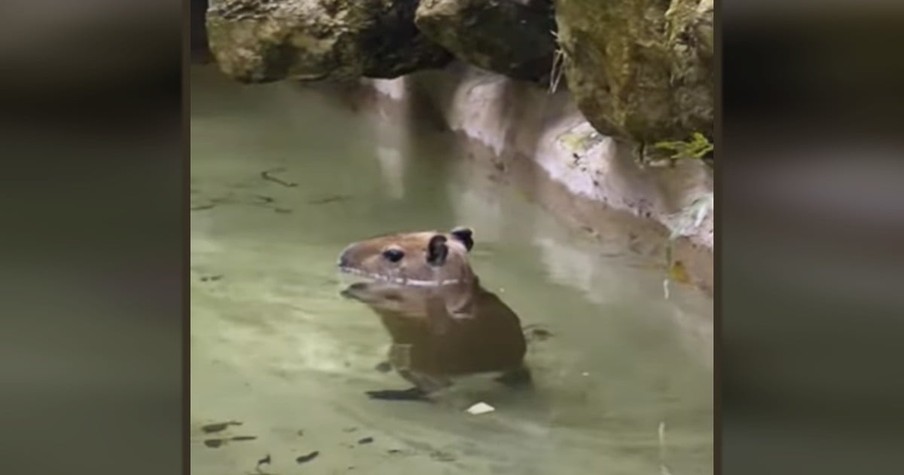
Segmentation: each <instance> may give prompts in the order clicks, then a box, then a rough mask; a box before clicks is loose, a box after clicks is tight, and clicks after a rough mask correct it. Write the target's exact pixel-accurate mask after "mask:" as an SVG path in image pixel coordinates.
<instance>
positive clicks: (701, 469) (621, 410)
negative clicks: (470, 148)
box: [191, 67, 713, 475]
mask: <svg viewBox="0 0 904 475" xmlns="http://www.w3.org/2000/svg"><path fill="white" fill-rule="evenodd" d="M192 74H193V78H192V92H191V94H192V99H191V103H192V119H191V128H192V130H191V159H192V164H191V188H192V191H191V206H192V224H191V229H192V240H191V269H192V275H191V278H192V288H191V291H192V293H191V420H192V426H191V437H192V449H191V465H192V473H194V474H195V475H204V474H210V475H214V474H215V475H225V474H245V473H272V474H288V473H320V474H332V473H367V474H393V475H395V474H404V473H411V474H447V473H448V474H457V473H467V474H472V475H473V474H480V473H506V474H553V473H556V474H588V473H606V474H622V473H623V474H654V473H660V474H674V475H678V474H707V473H712V471H713V470H712V463H713V445H712V444H713V434H712V428H713V414H712V413H713V398H712V395H713V381H712V379H713V370H712V329H711V322H712V301H711V300H709V299H707V298H706V297H705V296H704V295H703V294H702V293H700V292H698V291H697V290H695V289H693V288H686V287H682V286H673V287H672V288H671V292H670V298H669V299H665V298H664V295H663V286H662V277H663V276H662V271H661V270H659V269H657V268H656V267H655V265H652V264H651V263H650V262H649V261H650V259H649V258H645V257H644V256H643V255H641V254H638V253H636V252H632V251H631V250H629V249H619V248H615V247H614V246H612V245H610V244H607V241H606V240H605V239H604V238H599V237H591V236H588V235H586V234H585V233H581V232H580V231H572V230H569V229H567V228H566V227H565V226H563V225H562V223H561V221H559V220H558V219H557V217H556V216H553V215H551V214H550V213H549V212H547V211H545V210H544V209H543V208H542V207H540V206H538V205H536V204H533V203H530V202H529V201H528V200H527V199H526V198H525V195H524V193H521V192H519V191H518V189H517V188H515V187H513V186H511V185H509V184H507V183H506V182H505V180H499V179H495V178H494V177H493V176H492V173H489V172H485V171H484V168H480V165H479V164H477V163H475V162H474V161H468V160H464V159H462V155H463V153H462V152H461V150H460V148H459V146H457V145H456V140H454V139H453V137H451V136H450V135H449V133H448V132H442V131H440V130H438V129H431V128H430V127H417V128H416V130H414V131H412V129H411V128H410V127H409V128H402V127H398V126H395V125H392V124H391V123H389V122H387V121H386V120H382V119H381V118H380V116H379V114H368V113H363V112H360V111H359V112H355V111H353V110H351V109H350V108H348V107H344V105H343V103H342V102H341V101H339V100H337V99H336V98H335V97H331V96H330V95H328V94H325V93H322V92H317V91H315V90H313V89H305V88H301V87H298V86H296V85H292V84H274V85H267V86H254V87H245V86H241V85H238V84H234V83H231V82H229V81H227V80H225V79H222V78H220V77H219V76H218V75H217V73H216V71H215V70H213V69H212V68H210V67H196V68H195V69H194V71H193V73H192ZM412 123H413V124H415V125H417V124H418V123H419V121H418V120H417V118H413V120H412ZM490 168H492V167H490ZM455 225H467V226H471V227H472V228H474V230H475V240H476V244H475V247H474V249H473V252H472V264H473V266H474V269H475V271H476V272H477V273H478V274H479V275H480V277H481V281H482V283H483V284H484V285H485V286H486V287H487V288H488V289H489V290H491V291H493V292H495V293H496V294H497V295H498V296H499V297H500V298H501V299H503V300H504V301H505V302H506V304H508V305H509V306H510V307H511V308H512V309H513V310H514V311H515V312H516V313H517V314H518V315H519V317H520V318H521V321H522V325H524V326H525V327H527V333H528V336H529V337H530V338H529V346H528V353H527V357H526V361H527V364H528V366H529V367H530V368H531V371H532V373H533V380H534V381H533V388H532V389H530V390H524V389H523V388H522V389H517V390H515V389H511V388H508V387H506V386H503V385H499V384H496V383H495V382H494V381H491V380H487V379H485V378H481V377H474V378H466V379H464V380H462V381H460V382H459V383H457V384H456V385H455V386H453V387H452V388H450V389H447V390H445V391H443V392H441V393H440V394H438V395H436V396H435V397H434V402H432V403H425V402H411V401H381V400H373V399H369V398H368V397H367V396H366V394H365V393H366V392H367V391H371V390H379V389H388V388H404V387H405V386H406V383H405V381H404V380H402V379H401V378H400V377H399V376H398V375H396V374H394V373H391V372H390V373H386V372H381V371H378V370H377V369H376V366H377V364H378V363H380V362H381V361H383V360H384V359H385V354H386V350H387V347H388V345H389V342H390V340H389V336H388V334H387V333H386V331H385V330H384V328H383V326H382V325H381V323H380V321H379V319H378V318H376V317H375V316H374V315H373V313H372V312H370V311H369V310H368V309H367V308H365V307H364V306H363V305H361V304H360V303H357V302H355V301H352V300H348V299H343V298H342V297H340V295H339V292H340V290H341V289H342V284H341V279H340V278H339V276H338V275H337V272H336V259H337V256H338V254H339V253H340V251H341V250H342V249H343V248H344V247H345V246H346V245H347V244H349V243H350V242H353V241H358V240H360V239H363V238H366V237H370V236H373V235H376V234H382V233H387V232H394V231H401V230H423V229H440V230H446V229H450V228H452V227H453V226H455ZM613 232H622V231H619V230H613ZM619 242H622V241H619ZM538 329H540V331H538ZM478 402H484V403H486V404H489V405H491V406H492V407H494V408H495V411H493V412H490V413H487V414H482V415H471V414H468V413H467V412H466V409H467V408H468V407H470V406H472V405H473V404H475V403H478ZM259 462H262V463H260V464H259Z"/></svg>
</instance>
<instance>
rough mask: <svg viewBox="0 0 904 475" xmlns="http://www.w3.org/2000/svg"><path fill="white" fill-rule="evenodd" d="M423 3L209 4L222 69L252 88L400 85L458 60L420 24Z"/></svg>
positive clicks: (278, 0) (272, 0)
mask: <svg viewBox="0 0 904 475" xmlns="http://www.w3.org/2000/svg"><path fill="white" fill-rule="evenodd" d="M417 3H418V1H417V0H210V6H209V8H208V10H207V20H206V26H207V32H208V42H209V45H210V49H211V52H212V53H213V55H214V58H215V59H216V61H217V63H218V64H219V66H220V69H221V70H222V71H223V72H224V73H225V74H227V75H228V76H230V77H232V78H234V79H236V80H238V81H241V82H245V83H263V82H271V81H278V80H281V79H298V80H319V79H331V80H334V79H335V80H351V79H356V78H359V77H370V78H394V77H398V76H401V75H404V74H407V73H410V72H413V71H416V70H418V69H429V68H436V67H442V66H444V65H446V64H447V63H448V62H449V61H451V59H452V56H451V54H449V53H448V52H447V51H445V50H444V49H443V48H442V47H440V46H438V45H436V44H434V43H433V42H431V41H430V40H428V39H427V38H426V37H425V36H424V35H423V34H422V33H421V32H420V31H419V30H418V29H417V27H416V26H415V25H414V12H415V9H416V8H417Z"/></svg>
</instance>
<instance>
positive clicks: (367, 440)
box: [358, 437, 374, 445]
mask: <svg viewBox="0 0 904 475" xmlns="http://www.w3.org/2000/svg"><path fill="white" fill-rule="evenodd" d="M373 441H374V438H373V437H365V438H363V439H361V440H359V441H358V444H360V445H363V444H369V443H371V442H373Z"/></svg>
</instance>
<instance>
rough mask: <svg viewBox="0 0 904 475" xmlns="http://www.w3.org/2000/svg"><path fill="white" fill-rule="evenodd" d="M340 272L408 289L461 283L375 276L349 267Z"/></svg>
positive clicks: (448, 280)
mask: <svg viewBox="0 0 904 475" xmlns="http://www.w3.org/2000/svg"><path fill="white" fill-rule="evenodd" d="M339 272H341V273H342V274H345V275H347V276H352V278H356V277H357V278H359V279H363V280H364V281H369V282H384V283H387V284H395V285H401V286H408V287H440V286H443V285H455V284H458V283H460V280H459V279H446V280H422V279H409V278H407V277H398V276H390V275H383V274H373V273H370V272H365V271H363V270H361V269H356V268H354V267H348V266H340V267H339Z"/></svg>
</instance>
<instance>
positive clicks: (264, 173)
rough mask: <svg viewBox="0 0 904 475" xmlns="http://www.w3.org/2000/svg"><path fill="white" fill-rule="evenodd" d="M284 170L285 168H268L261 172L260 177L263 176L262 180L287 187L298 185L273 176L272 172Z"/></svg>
mask: <svg viewBox="0 0 904 475" xmlns="http://www.w3.org/2000/svg"><path fill="white" fill-rule="evenodd" d="M285 170H286V169H285V168H273V169H270V170H264V171H262V172H261V178H263V179H264V180H267V181H270V182H273V183H276V184H277V185H281V186H285V187H287V188H294V187H296V186H298V183H293V182H288V181H284V180H281V179H279V178H277V177H275V176H273V173H276V172H282V171H285Z"/></svg>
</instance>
